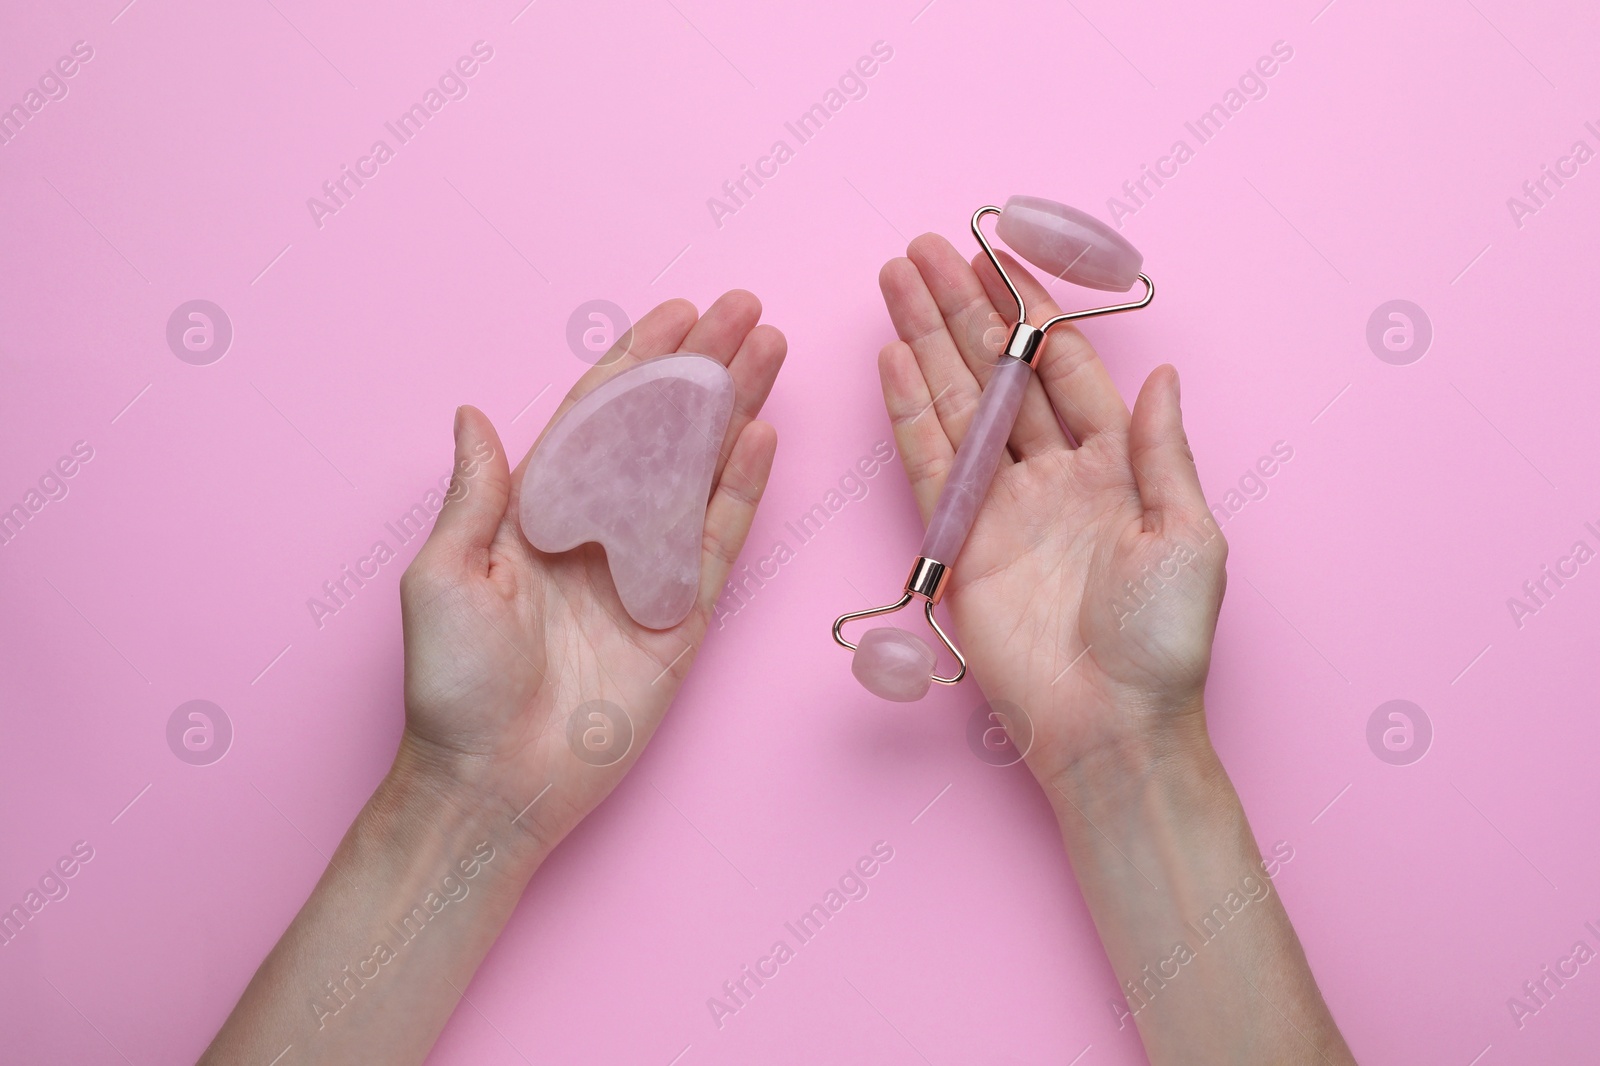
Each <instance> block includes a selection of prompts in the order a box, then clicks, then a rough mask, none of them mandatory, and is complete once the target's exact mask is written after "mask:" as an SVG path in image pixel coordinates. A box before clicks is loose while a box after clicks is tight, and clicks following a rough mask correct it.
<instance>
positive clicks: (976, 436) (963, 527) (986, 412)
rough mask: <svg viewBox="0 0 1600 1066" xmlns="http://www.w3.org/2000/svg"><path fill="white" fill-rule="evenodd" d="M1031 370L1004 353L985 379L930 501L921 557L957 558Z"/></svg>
mask: <svg viewBox="0 0 1600 1066" xmlns="http://www.w3.org/2000/svg"><path fill="white" fill-rule="evenodd" d="M1032 374H1033V370H1032V369H1031V368H1030V367H1029V366H1028V364H1027V363H1024V362H1023V361H1022V360H1021V359H1013V358H1011V357H1010V356H1005V357H1004V358H1002V359H1001V360H1000V363H999V364H998V365H997V366H996V367H995V368H994V372H993V373H992V374H990V375H989V380H988V381H986V382H985V383H984V386H983V396H982V398H981V399H979V400H978V410H977V411H976V412H975V413H974V414H973V416H972V423H971V424H970V425H969V426H967V435H966V436H964V437H962V438H961V446H960V447H959V448H957V449H956V458H955V462H954V463H952V464H951V466H950V473H949V474H947V475H946V476H945V481H944V488H942V489H940V490H939V502H938V503H936V504H934V505H933V514H932V516H930V517H929V519H928V532H927V533H926V534H925V535H924V536H923V538H922V551H921V552H920V554H921V555H922V556H923V557H924V558H928V559H933V560H935V561H936V562H941V563H944V564H945V565H946V566H954V565H955V564H956V556H958V555H960V554H961V546H962V545H963V544H965V543H966V541H967V532H968V531H969V530H970V529H971V528H972V520H973V518H975V517H976V516H977V514H978V508H979V507H981V506H983V498H984V497H985V496H987V495H988V494H989V482H991V481H993V480H994V472H995V468H996V467H997V466H999V464H1000V453H1001V452H1002V451H1004V450H1005V446H1006V441H1007V440H1008V439H1009V438H1010V437H1011V427H1012V426H1014V425H1016V422H1017V410H1018V409H1019V408H1020V407H1021V406H1022V397H1023V395H1024V394H1025V393H1026V391H1027V388H1028V378H1029V377H1030V376H1031V375H1032Z"/></svg>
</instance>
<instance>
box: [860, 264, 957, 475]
mask: <svg viewBox="0 0 1600 1066" xmlns="http://www.w3.org/2000/svg"><path fill="white" fill-rule="evenodd" d="M878 287H879V288H880V289H882V290H883V302H884V306H886V307H887V308H888V309H889V319H890V321H892V322H893V323H894V329H895V332H896V333H897V334H899V335H900V339H901V340H902V341H904V342H905V343H906V345H907V346H909V347H910V349H911V352H912V355H913V356H914V357H915V359H916V363H917V368H918V370H920V371H921V373H922V379H923V381H924V382H926V383H927V387H928V394H929V398H930V399H931V401H932V403H933V410H934V414H935V415H936V416H937V417H938V419H939V424H940V425H941V426H942V427H944V432H945V435H946V436H947V437H948V438H949V440H950V443H951V444H952V445H956V446H958V445H960V443H961V438H962V436H963V435H964V434H965V433H966V431H967V426H968V425H969V424H971V422H972V415H973V412H974V411H976V410H977V407H978V396H979V386H978V379H977V378H975V377H973V375H972V371H971V370H970V369H968V367H967V365H966V362H965V361H964V360H963V359H962V358H961V353H960V352H959V351H957V350H956V344H955V340H954V339H953V338H952V337H951V336H950V331H949V330H948V329H947V328H946V326H945V321H944V316H943V315H942V314H940V313H939V305H938V304H937V303H935V302H934V299H933V294H932V293H930V292H929V291H928V284H927V282H925V281H924V280H923V278H922V273H921V271H919V270H918V269H917V265H916V264H915V263H913V262H912V261H911V260H910V259H905V258H901V259H891V260H889V261H888V262H887V263H885V264H883V269H882V270H880V271H879V272H878Z"/></svg>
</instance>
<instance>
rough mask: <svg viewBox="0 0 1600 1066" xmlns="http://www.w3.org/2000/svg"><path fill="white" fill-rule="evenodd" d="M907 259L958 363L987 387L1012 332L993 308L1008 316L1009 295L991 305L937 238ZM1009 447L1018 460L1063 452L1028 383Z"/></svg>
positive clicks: (922, 241)
mask: <svg viewBox="0 0 1600 1066" xmlns="http://www.w3.org/2000/svg"><path fill="white" fill-rule="evenodd" d="M906 255H907V256H908V257H909V258H910V259H911V261H912V262H913V263H914V264H916V267H917V271H918V272H919V273H920V274H921V275H922V280H923V281H924V282H925V283H926V284H927V287H928V292H929V294H930V295H932V297H933V301H934V303H935V304H936V305H937V306H938V308H939V313H940V314H941V315H942V316H943V318H944V322H945V327H946V329H947V330H948V332H949V334H950V337H951V339H952V340H953V341H954V343H955V347H956V350H957V351H958V352H959V353H960V355H961V359H962V361H963V362H964V363H965V364H966V367H967V369H968V370H970V371H971V372H972V375H973V377H974V378H976V379H977V381H978V382H979V384H983V383H986V382H987V381H988V380H989V374H990V373H991V372H993V370H994V367H995V363H996V362H997V361H998V360H1000V359H1003V358H1006V356H1003V355H1001V354H1000V351H1001V348H1002V346H1003V345H1004V344H1005V338H1006V337H1007V336H1008V335H1009V334H1010V332H1011V327H1010V324H1009V320H1008V319H1006V318H1005V317H1003V316H1002V315H1001V314H1000V312H998V311H996V310H995V308H997V307H1005V308H1007V310H1008V311H1009V310H1010V309H1011V304H1012V300H1011V297H1010V294H1009V293H1007V294H1006V296H1005V299H1004V300H1003V301H995V300H991V298H990V295H989V293H988V292H986V291H985V290H984V287H983V283H982V282H980V281H979V280H978V275H977V274H976V273H974V272H973V269H972V266H971V265H970V264H968V262H967V261H966V260H965V259H963V258H962V257H961V253H959V252H957V251H956V250H955V248H954V247H953V246H952V245H951V244H950V242H949V241H947V240H945V239H944V238H943V237H941V236H939V235H938V234H937V233H924V234H923V235H922V236H920V237H918V238H917V239H916V240H914V241H912V242H911V246H910V247H909V248H907V249H906ZM985 262H987V259H986V260H985ZM1010 444H1011V450H1012V452H1013V453H1015V455H1016V456H1017V458H1019V459H1025V458H1027V457H1028V456H1029V455H1034V454H1037V453H1039V452H1042V451H1047V450H1048V449H1051V448H1065V447H1066V446H1067V435H1066V434H1065V433H1064V432H1062V430H1061V423H1060V422H1058V421H1057V420H1056V415H1055V412H1054V411H1053V410H1052V409H1051V407H1050V401H1049V400H1048V399H1046V398H1045V393H1044V387H1043V386H1042V385H1041V384H1040V383H1039V382H1037V381H1031V380H1030V381H1029V382H1028V385H1027V389H1026V390H1025V391H1024V393H1023V396H1022V406H1021V407H1020V408H1018V409H1017V421H1016V424H1015V425H1014V426H1013V427H1012V429H1011V437H1010Z"/></svg>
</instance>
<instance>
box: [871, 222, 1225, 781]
mask: <svg viewBox="0 0 1600 1066" xmlns="http://www.w3.org/2000/svg"><path fill="white" fill-rule="evenodd" d="M1005 265H1006V271H1007V273H1008V274H1010V275H1011V277H1012V279H1013V280H1014V281H1015V282H1016V283H1017V286H1018V288H1019V290H1020V291H1021V292H1022V295H1023V298H1024V299H1025V300H1026V301H1027V304H1028V307H1029V310H1030V318H1031V319H1032V321H1033V322H1034V323H1035V324H1037V323H1039V322H1041V321H1043V320H1044V318H1046V317H1048V316H1050V315H1054V314H1056V313H1058V311H1059V308H1058V307H1057V306H1056V305H1055V303H1054V302H1053V301H1052V300H1050V298H1049V296H1048V294H1047V293H1046V292H1045V290H1044V289H1043V287H1042V286H1040V285H1039V284H1038V283H1037V282H1036V281H1035V280H1034V279H1033V278H1032V277H1031V276H1030V275H1029V274H1028V273H1027V271H1026V270H1024V269H1023V268H1022V267H1021V266H1020V265H1019V264H1017V263H1016V262H1015V261H1014V260H1012V259H1010V257H1005ZM879 282H880V285H881V287H882V289H883V294H884V300H885V302H886V304H887V305H888V308H889V315H890V318H891V319H892V320H893V322H894V325H895V329H896V332H897V333H898V334H899V336H900V339H899V340H897V341H893V342H891V343H890V344H888V345H887V346H886V347H885V348H884V349H883V351H882V353H881V354H880V356H879V371H880V374H881V376H882V379H883V393H884V402H885V404H886V406H887V408H888V411H889V415H890V418H891V421H892V422H893V423H894V429H895V438H896V441H897V442H898V444H899V448H900V453H901V455H902V457H903V459H904V462H905V467H906V471H907V474H908V476H909V477H910V479H911V485H912V489H913V491H914V493H915V495H916V498H917V502H918V505H919V507H920V508H921V510H922V515H923V518H924V520H926V519H927V517H928V515H929V514H930V513H931V512H932V510H933V506H934V503H935V501H936V500H937V498H938V494H939V490H940V488H941V487H942V486H943V484H944V478H945V475H946V473H947V472H948V470H949V467H950V464H951V461H952V460H953V458H954V455H955V449H956V447H957V446H958V445H959V444H960V442H961V439H962V437H963V435H964V434H965V432H966V429H967V426H968V424H969V423H970V421H971V419H972V415H973V412H974V411H975V409H976V407H977V403H978V399H979V396H980V389H981V387H982V385H983V383H984V382H985V381H986V380H987V379H988V375H989V373H990V372H991V370H992V368H993V366H994V365H995V363H996V360H997V358H1003V357H1002V356H1000V355H999V354H998V353H999V351H1000V348H1001V345H1002V343H1003V341H1004V339H1005V336H1006V333H1007V329H1006V325H1007V324H1009V322H1010V321H1012V320H1013V319H1014V317H1015V301H1013V300H1012V299H1011V297H1010V295H1009V293H1008V292H1007V290H1006V288H1005V286H1004V283H1003V282H1002V281H1001V279H1000V277H999V275H998V274H997V273H996V272H995V270H994V268H993V266H992V265H991V264H990V263H989V262H988V260H987V258H985V257H983V256H981V255H980V256H978V257H975V258H974V260H973V262H972V263H968V262H967V261H966V260H965V259H964V258H962V256H961V255H960V254H959V253H958V252H956V250H955V249H954V248H953V247H952V246H951V245H950V243H949V242H948V241H946V240H945V239H944V238H943V237H940V236H937V235H935V234H925V235H924V236H921V237H918V238H917V239H916V240H914V241H912V242H911V246H910V247H909V248H908V249H907V257H906V258H900V259H894V260H891V261H890V262H889V263H887V264H885V266H884V268H883V271H882V273H881V274H880V277H879ZM996 308H1001V309H1003V310H1004V312H1005V314H1004V315H1003V316H1002V314H1001V313H1000V312H999V311H997V310H996ZM1034 366H1035V367H1036V368H1037V373H1036V374H1035V376H1034V379H1033V380H1032V381H1030V382H1029V384H1028V390H1027V395H1026V396H1025V397H1024V399H1023V402H1022V407H1021V410H1020V412H1019V414H1018V417H1017V422H1016V427H1015V429H1014V430H1013V431H1012V433H1011V437H1010V440H1009V442H1008V447H1007V454H1006V455H1005V456H1003V457H1002V459H1001V465H1000V469H999V471H998V472H997V474H996V476H995V480H994V484H993V487H992V488H991V489H990V492H989V496H988V498H987V499H986V500H985V502H984V504H983V506H982V507H981V508H980V509H979V512H978V515H977V518H976V520H975V522H974V523H973V527H972V532H971V534H970V535H969V537H968V539H967V543H966V546H965V547H964V548H963V550H962V552H961V555H960V557H959V559H957V560H943V561H946V562H953V563H954V564H955V571H954V574H953V576H952V578H951V583H950V587H949V589H948V591H947V593H946V596H945V599H944V603H945V605H946V606H947V608H948V610H949V612H950V616H951V618H952V620H953V622H954V624H955V630H956V639H957V641H958V643H959V644H960V645H961V647H962V649H963V651H964V652H965V654H966V656H967V659H968V663H969V666H970V669H971V672H972V674H973V676H974V677H975V678H976V680H977V682H978V684H979V685H980V686H981V687H982V689H983V692H984V694H985V696H986V697H987V699H988V700H989V702H990V703H991V705H993V706H994V708H995V709H996V710H997V711H999V712H1001V713H1002V714H1006V715H1010V716H1015V715H1016V713H1017V712H1018V711H1020V712H1021V713H1022V714H1024V715H1026V717H1027V719H1028V720H1029V722H1030V723H1031V726H1032V730H1031V732H1032V743H1031V750H1030V751H1029V752H1028V762H1029V765H1030V766H1031V767H1032V768H1033V770H1034V772H1035V774H1036V775H1038V776H1039V778H1040V780H1041V781H1042V782H1044V783H1046V784H1049V783H1051V782H1053V781H1054V780H1055V778H1056V776H1057V775H1059V774H1060V773H1061V772H1063V771H1064V770H1065V769H1066V768H1068V767H1070V766H1071V765H1072V764H1073V763H1074V762H1075V761H1076V760H1078V759H1079V758H1081V757H1082V756H1084V755H1085V754H1088V753H1090V752H1092V751H1095V750H1097V749H1101V748H1106V747H1110V746H1114V745H1117V744H1120V743H1123V742H1125V741H1129V740H1133V739H1137V738H1139V737H1141V736H1144V735H1148V731H1149V730H1150V729H1151V728H1152V727H1155V726H1158V725H1171V724H1173V723H1174V722H1181V721H1184V720H1186V719H1192V720H1193V722H1194V724H1196V725H1198V724H1200V722H1201V719H1202V713H1203V712H1202V711H1201V704H1200V697H1201V694H1202V691H1203V689H1204V685H1205V677H1206V672H1207V670H1208V668H1209V665H1210V648H1211V638H1212V634H1213V632H1214V630H1215V626H1216V619H1217V612H1218V609H1219V608H1220V606H1221V602H1222V591H1223V585H1224V580H1225V578H1224V572H1223V563H1224V560H1225V558H1226V554H1227V547H1226V543H1225V542H1224V540H1223V539H1222V536H1221V533H1220V532H1219V531H1218V530H1217V528H1216V525H1215V523H1214V521H1212V520H1211V517H1210V513H1209V511H1208V509H1207V506H1206V502H1205V499H1204V496H1203V495H1202V493H1201V490H1200V483H1199V478H1198V476H1197V474H1196V472H1195V466H1194V458H1193V456H1192V454H1191V453H1190V451H1189V447H1188V442H1187V439H1186V437H1185V435H1184V431H1183V423H1182V417H1181V414H1180V412H1179V407H1178V381H1177V373H1176V371H1174V370H1173V369H1172V368H1171V367H1170V366H1163V367H1161V368H1159V369H1157V370H1156V371H1155V372H1154V373H1152V374H1151V375H1150V379H1149V380H1148V381H1147V382H1146V383H1145V386H1144V388H1143V389H1142V390H1141V392H1140V395H1139V398H1138V401H1137V403H1136V404H1135V406H1134V410H1133V412H1132V413H1131V414H1130V412H1129V410H1128V407H1127V405H1126V404H1125V403H1124V402H1123V400H1122V397H1121V396H1120V395H1119V394H1118V392H1117V390H1116V386H1115V385H1114V384H1113V383H1112V381H1111V378H1110V375H1109V374H1107V373H1106V369H1105V367H1104V366H1103V365H1102V364H1101V362H1100V360H1099V358H1098V357H1097V356H1096V355H1095V352H1094V349H1093V348H1092V347H1090V345H1089V343H1088V341H1087V340H1086V339H1084V337H1083V335H1082V334H1081V333H1080V332H1078V330H1077V329H1076V328H1075V327H1073V326H1071V325H1070V324H1068V325H1065V326H1057V327H1055V328H1053V329H1051V331H1050V334H1049V337H1048V339H1047V341H1046V343H1045V346H1044V348H1043V349H1042V351H1041V352H1040V354H1039V356H1038V357H1037V358H1036V360H1035V361H1034Z"/></svg>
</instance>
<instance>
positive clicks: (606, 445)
mask: <svg viewBox="0 0 1600 1066" xmlns="http://www.w3.org/2000/svg"><path fill="white" fill-rule="evenodd" d="M732 416H733V379H732V378H731V377H729V375H728V370H727V368H726V367H724V366H723V365H722V364H721V363H719V362H717V361H716V360H715V359H712V358H710V357H709V356H704V355H692V354H690V353H687V352H679V353H678V354H676V355H664V356H660V357H658V358H655V359H649V360H646V361H645V362H643V363H640V364H639V365H638V366H636V367H633V368H631V369H629V370H624V371H623V372H622V373H620V374H618V375H616V376H615V377H613V378H610V379H609V380H607V381H606V382H604V383H603V384H601V385H600V386H599V387H598V388H596V389H594V390H593V391H592V392H590V393H589V394H588V395H587V396H585V397H583V399H581V400H579V401H578V402H577V403H575V404H573V405H572V407H571V408H570V409H569V410H568V411H567V413H566V414H564V415H562V416H561V419H560V420H559V421H558V422H556V424H555V425H553V426H551V427H550V430H549V432H548V433H546V434H545V437H544V439H543V440H542V441H540V442H539V446H538V447H537V448H536V449H535V450H534V453H533V458H532V459H530V460H529V461H528V469H527V471H526V473H524V474H523V477H522V499H521V506H520V515H519V517H520V519H521V521H522V532H523V535H525V536H526V537H527V538H528V541H529V542H530V543H531V544H532V545H533V546H534V547H535V548H538V549H539V550H540V551H545V552H564V551H567V550H569V549H571V548H576V547H577V546H578V545H580V544H586V543H591V542H592V543H595V544H599V545H600V546H601V547H603V548H604V549H605V553H606V565H607V566H609V567H610V569H611V580H612V581H613V582H614V583H615V584H616V586H617V595H618V596H619V597H620V598H621V600H622V606H623V607H624V608H626V609H627V612H628V614H629V616H630V617H632V618H633V620H634V621H635V622H638V623H639V624H640V625H642V626H646V627H648V628H650V629H670V628H671V627H673V626H675V625H677V624H678V623H679V622H681V621H683V620H684V619H685V618H687V617H688V615H689V612H690V611H691V610H692V609H693V608H694V601H695V596H696V595H697V594H698V592H699V588H700V548H701V540H702V537H703V534H704V531H705V521H706V504H707V502H708V501H709V499H710V496H711V478H712V476H713V475H714V474H715V473H716V470H717V456H718V453H719V451H720V449H721V446H722V437H723V434H724V433H726V432H727V429H728V420H729V419H730V418H731V417H732Z"/></svg>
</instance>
